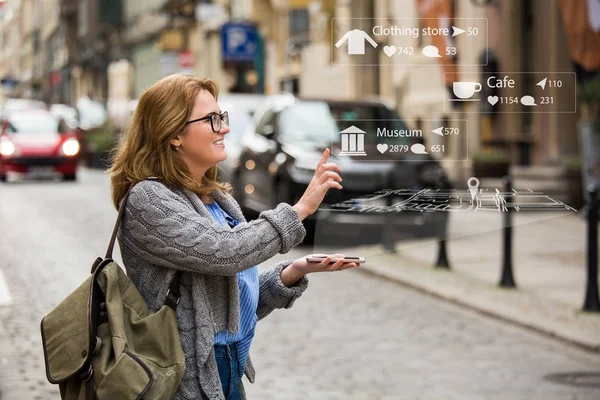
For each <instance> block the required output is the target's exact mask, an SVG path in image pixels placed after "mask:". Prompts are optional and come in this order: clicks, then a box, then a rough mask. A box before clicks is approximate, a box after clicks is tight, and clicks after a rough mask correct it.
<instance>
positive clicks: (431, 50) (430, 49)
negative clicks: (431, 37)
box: [423, 45, 441, 58]
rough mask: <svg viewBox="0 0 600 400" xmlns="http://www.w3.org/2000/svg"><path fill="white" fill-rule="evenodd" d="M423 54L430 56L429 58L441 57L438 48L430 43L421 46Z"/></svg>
mask: <svg viewBox="0 0 600 400" xmlns="http://www.w3.org/2000/svg"><path fill="white" fill-rule="evenodd" d="M423 55H424V56H425V57H431V58H434V57H441V56H440V51H439V49H438V48H437V47H435V46H431V45H430V46H425V47H423Z"/></svg>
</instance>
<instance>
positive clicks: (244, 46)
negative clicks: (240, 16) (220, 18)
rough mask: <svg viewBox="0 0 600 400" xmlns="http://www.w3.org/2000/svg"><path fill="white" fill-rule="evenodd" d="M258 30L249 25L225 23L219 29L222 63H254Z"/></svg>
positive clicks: (254, 26)
mask: <svg viewBox="0 0 600 400" xmlns="http://www.w3.org/2000/svg"><path fill="white" fill-rule="evenodd" d="M257 43H258V30H257V28H256V25H253V24H250V23H227V24H223V26H222V28H221V46H222V55H223V61H226V62H227V61H254V59H255V57H256V52H257V49H258V45H257Z"/></svg>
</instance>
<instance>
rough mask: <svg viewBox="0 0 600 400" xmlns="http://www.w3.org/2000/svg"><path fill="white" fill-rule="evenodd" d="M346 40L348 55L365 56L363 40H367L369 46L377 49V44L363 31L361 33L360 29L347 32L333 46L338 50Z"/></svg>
mask: <svg viewBox="0 0 600 400" xmlns="http://www.w3.org/2000/svg"><path fill="white" fill-rule="evenodd" d="M346 40H348V54H365V40H367V41H368V42H369V43H370V44H371V46H373V47H377V43H376V42H375V41H374V40H373V39H371V37H370V36H369V35H367V33H366V32H365V31H361V30H360V29H353V30H351V31H348V32H347V33H346V34H345V35H344V36H343V37H342V38H341V39H340V40H339V41H338V42H337V43H336V44H335V47H337V48H339V47H340V46H341V45H342V44H344V42H345V41H346Z"/></svg>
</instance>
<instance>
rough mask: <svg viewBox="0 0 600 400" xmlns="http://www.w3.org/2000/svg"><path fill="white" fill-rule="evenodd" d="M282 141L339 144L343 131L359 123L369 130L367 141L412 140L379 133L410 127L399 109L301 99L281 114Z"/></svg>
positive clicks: (360, 126) (362, 127)
mask: <svg viewBox="0 0 600 400" xmlns="http://www.w3.org/2000/svg"><path fill="white" fill-rule="evenodd" d="M279 124H280V128H281V140H282V142H287V143H295V144H302V145H311V146H314V147H323V146H329V145H330V144H339V142H340V141H341V135H340V132H341V131H343V130H344V129H347V128H349V127H351V126H355V127H357V128H359V129H361V130H363V131H365V132H367V134H366V135H365V144H366V145H369V144H370V145H376V144H378V143H383V142H385V143H388V144H394V143H395V144H408V143H411V142H413V139H412V138H409V137H406V136H386V137H385V138H383V137H377V134H378V131H379V132H383V130H384V129H386V130H388V131H391V132H393V131H400V130H402V131H408V129H409V128H408V127H407V126H406V125H405V123H404V122H403V121H402V119H401V118H400V116H399V115H398V113H396V112H395V111H394V110H391V109H389V108H388V107H386V106H384V105H382V104H381V105H380V104H369V103H364V104H353V103H336V102H331V103H327V102H324V101H301V102H297V103H295V104H294V105H292V106H290V107H288V108H286V109H285V110H284V111H283V112H282V113H281V115H280V120H279Z"/></svg>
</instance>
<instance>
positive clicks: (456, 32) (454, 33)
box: [452, 26, 466, 37]
mask: <svg viewBox="0 0 600 400" xmlns="http://www.w3.org/2000/svg"><path fill="white" fill-rule="evenodd" d="M465 32H466V31H465V30H464V29H460V28H458V27H456V26H452V37H454V36H458V35H462V34H463V33H465Z"/></svg>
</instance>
